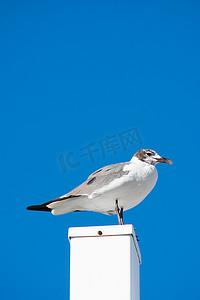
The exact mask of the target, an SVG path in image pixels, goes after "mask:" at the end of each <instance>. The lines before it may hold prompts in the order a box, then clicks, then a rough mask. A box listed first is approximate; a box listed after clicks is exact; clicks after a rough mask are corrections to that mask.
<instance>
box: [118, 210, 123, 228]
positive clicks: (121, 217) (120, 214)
mask: <svg viewBox="0 0 200 300" xmlns="http://www.w3.org/2000/svg"><path fill="white" fill-rule="evenodd" d="M119 216H120V224H121V225H124V220H123V207H121V209H120V213H119Z"/></svg>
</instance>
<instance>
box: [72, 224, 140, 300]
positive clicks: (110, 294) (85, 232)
mask: <svg viewBox="0 0 200 300" xmlns="http://www.w3.org/2000/svg"><path fill="white" fill-rule="evenodd" d="M68 236H69V240H70V300H113V299H114V300H139V299H140V288H139V265H140V263H141V255H140V250H139V247H138V243H137V239H136V236H135V232H134V228H133V226H132V225H117V226H97V227H96V226H95V227H73V228H69V232H68Z"/></svg>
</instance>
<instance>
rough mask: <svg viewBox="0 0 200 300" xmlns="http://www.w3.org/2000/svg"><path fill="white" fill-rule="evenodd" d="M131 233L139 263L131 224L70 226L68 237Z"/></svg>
mask: <svg viewBox="0 0 200 300" xmlns="http://www.w3.org/2000/svg"><path fill="white" fill-rule="evenodd" d="M119 235H131V236H132V238H133V242H134V245H135V249H136V251H137V255H138V260H139V263H140V264H141V254H140V249H139V246H138V242H137V238H136V235H135V230H134V228H133V225H132V224H128V225H114V226H113V225H111V226H89V227H70V228H69V230H68V238H69V240H70V239H71V238H77V237H103V236H119Z"/></svg>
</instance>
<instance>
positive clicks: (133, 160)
mask: <svg viewBox="0 0 200 300" xmlns="http://www.w3.org/2000/svg"><path fill="white" fill-rule="evenodd" d="M130 162H131V163H134V165H137V166H139V167H150V168H151V167H152V166H153V165H151V164H148V163H146V162H145V161H142V160H140V159H138V158H137V157H135V156H133V157H132V158H131V160H130ZM153 167H154V166H153Z"/></svg>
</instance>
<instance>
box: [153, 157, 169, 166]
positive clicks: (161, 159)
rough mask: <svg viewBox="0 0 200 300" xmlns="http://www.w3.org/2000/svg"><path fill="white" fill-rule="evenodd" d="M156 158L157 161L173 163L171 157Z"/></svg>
mask: <svg viewBox="0 0 200 300" xmlns="http://www.w3.org/2000/svg"><path fill="white" fill-rule="evenodd" d="M155 159H156V160H157V162H160V163H165V164H170V165H172V161H171V160H170V159H168V158H165V157H159V158H156V157H155Z"/></svg>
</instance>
